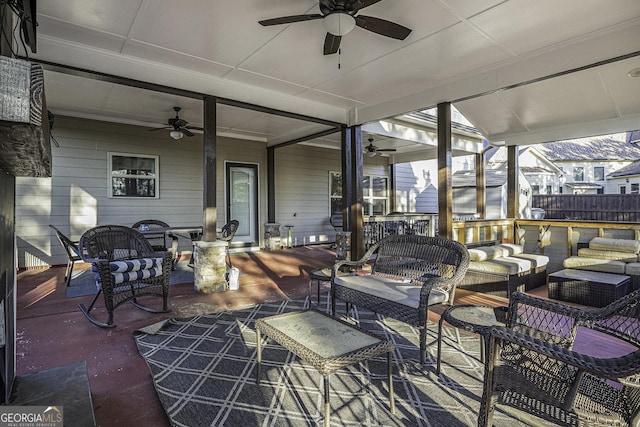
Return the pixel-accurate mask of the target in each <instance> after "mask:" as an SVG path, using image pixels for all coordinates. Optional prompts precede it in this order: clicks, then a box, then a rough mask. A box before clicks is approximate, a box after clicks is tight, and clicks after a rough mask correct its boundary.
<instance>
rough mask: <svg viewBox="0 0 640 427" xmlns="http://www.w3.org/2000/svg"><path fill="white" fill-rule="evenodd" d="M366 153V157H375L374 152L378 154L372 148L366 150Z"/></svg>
mask: <svg viewBox="0 0 640 427" xmlns="http://www.w3.org/2000/svg"><path fill="white" fill-rule="evenodd" d="M366 154H367V157H375V156H376V154H378V153H377V152H376V151H373V150H372V151H368V150H367V153H366Z"/></svg>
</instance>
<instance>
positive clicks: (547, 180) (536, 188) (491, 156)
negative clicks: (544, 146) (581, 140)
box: [485, 146, 564, 194]
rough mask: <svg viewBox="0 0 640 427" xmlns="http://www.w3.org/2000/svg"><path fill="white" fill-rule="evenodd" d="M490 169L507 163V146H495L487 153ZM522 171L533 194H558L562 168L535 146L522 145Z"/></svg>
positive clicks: (520, 165) (562, 177)
mask: <svg viewBox="0 0 640 427" xmlns="http://www.w3.org/2000/svg"><path fill="white" fill-rule="evenodd" d="M485 161H486V163H487V168H488V169H496V168H501V167H505V166H506V165H507V149H506V147H494V148H491V149H489V150H488V151H487V152H486V153H485ZM518 165H519V167H520V172H522V174H523V175H524V176H525V177H526V179H527V181H528V182H529V185H530V186H531V193H532V194H558V193H560V188H561V182H562V180H563V179H564V175H563V172H562V170H561V169H560V168H559V167H558V166H556V165H555V164H554V163H553V162H552V161H550V160H549V159H547V157H546V156H545V155H544V154H542V153H541V152H540V151H538V150H537V149H536V147H534V146H527V147H521V148H520V150H519V153H518Z"/></svg>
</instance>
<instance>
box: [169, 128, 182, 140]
mask: <svg viewBox="0 0 640 427" xmlns="http://www.w3.org/2000/svg"><path fill="white" fill-rule="evenodd" d="M169 136H171V138H173V139H180V138H182V137H183V136H184V134H183V133H182V132H180V131H179V130H172V131H171V132H169Z"/></svg>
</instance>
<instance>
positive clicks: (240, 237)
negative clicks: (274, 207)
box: [225, 162, 259, 246]
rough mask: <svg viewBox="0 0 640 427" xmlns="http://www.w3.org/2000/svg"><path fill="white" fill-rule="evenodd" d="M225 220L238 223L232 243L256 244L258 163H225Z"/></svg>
mask: <svg viewBox="0 0 640 427" xmlns="http://www.w3.org/2000/svg"><path fill="white" fill-rule="evenodd" d="M225 192H226V194H225V200H226V203H227V221H229V220H232V219H236V220H238V222H239V223H240V224H239V226H238V231H237V232H236V234H235V237H234V238H233V243H234V244H235V243H240V242H241V243H244V246H254V245H258V229H259V228H258V165H255V164H247V163H232V162H228V163H226V191H225Z"/></svg>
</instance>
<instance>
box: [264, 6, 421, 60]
mask: <svg viewBox="0 0 640 427" xmlns="http://www.w3.org/2000/svg"><path fill="white" fill-rule="evenodd" d="M380 1H381V0H318V4H319V6H320V12H321V13H312V14H307V15H292V16H283V17H280V18H272V19H265V20H263V21H259V23H260V25H263V26H270V25H281V24H291V23H294V22H302V21H313V20H317V19H322V23H323V25H324V27H325V29H326V30H327V35H326V37H325V39H324V49H323V52H324V54H325V55H330V54H332V53H336V52H338V49H339V48H340V41H341V39H342V36H344V35H345V34H347V33H349V32H351V30H353V29H354V28H355V27H356V26H358V27H360V28H364V29H365V30H369V31H371V32H374V33H376V34H380V35H382V36H386V37H391V38H393V39H397V40H404V39H406V38H407V36H408V35H409V34H410V33H411V29H409V28H407V27H404V26H402V25H400V24H396V23H395V22H391V21H387V20H385V19H381V18H375V17H373V16H365V15H358V12H359V11H360V10H361V9H364V8H365V7H369V6H371V5H373V4H376V3H378V2H380Z"/></svg>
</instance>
